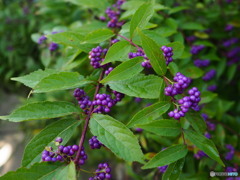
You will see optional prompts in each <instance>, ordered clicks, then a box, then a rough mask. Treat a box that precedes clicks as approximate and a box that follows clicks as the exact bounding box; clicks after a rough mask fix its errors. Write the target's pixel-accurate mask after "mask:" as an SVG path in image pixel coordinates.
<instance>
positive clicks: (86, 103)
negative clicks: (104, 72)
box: [73, 88, 92, 113]
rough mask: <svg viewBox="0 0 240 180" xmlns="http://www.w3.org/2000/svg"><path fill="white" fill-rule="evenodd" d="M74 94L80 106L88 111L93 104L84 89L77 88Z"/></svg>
mask: <svg viewBox="0 0 240 180" xmlns="http://www.w3.org/2000/svg"><path fill="white" fill-rule="evenodd" d="M73 96H74V97H75V98H76V99H77V101H78V104H79V105H80V108H81V109H83V110H84V112H85V113H88V110H89V108H90V106H91V105H92V101H90V100H89V97H88V96H87V95H86V93H85V92H84V90H82V89H79V88H77V89H75V90H74V93H73Z"/></svg>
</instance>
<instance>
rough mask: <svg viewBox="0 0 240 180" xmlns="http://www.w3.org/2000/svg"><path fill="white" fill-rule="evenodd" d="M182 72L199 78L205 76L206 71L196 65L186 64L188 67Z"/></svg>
mask: <svg viewBox="0 0 240 180" xmlns="http://www.w3.org/2000/svg"><path fill="white" fill-rule="evenodd" d="M182 73H183V74H184V75H185V76H187V77H190V78H192V79H197V78H200V77H202V76H203V74H204V71H203V70H201V69H200V68H198V67H195V66H186V68H184V69H183V70H182Z"/></svg>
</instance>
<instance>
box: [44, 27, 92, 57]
mask: <svg viewBox="0 0 240 180" xmlns="http://www.w3.org/2000/svg"><path fill="white" fill-rule="evenodd" d="M47 37H48V39H49V40H50V41H53V42H55V43H58V44H62V45H66V46H71V47H74V48H77V49H81V50H83V51H84V52H86V53H88V52H89V51H90V50H91V49H92V48H93V47H94V45H93V44H82V43H83V41H84V39H85V36H83V35H82V34H80V33H76V32H70V31H68V32H61V33H57V34H51V35H47Z"/></svg>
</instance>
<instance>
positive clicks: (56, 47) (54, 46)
mask: <svg viewBox="0 0 240 180" xmlns="http://www.w3.org/2000/svg"><path fill="white" fill-rule="evenodd" d="M58 47H59V46H58V44H57V43H54V42H51V43H50V44H49V46H48V49H49V50H50V51H56V50H57V49H58Z"/></svg>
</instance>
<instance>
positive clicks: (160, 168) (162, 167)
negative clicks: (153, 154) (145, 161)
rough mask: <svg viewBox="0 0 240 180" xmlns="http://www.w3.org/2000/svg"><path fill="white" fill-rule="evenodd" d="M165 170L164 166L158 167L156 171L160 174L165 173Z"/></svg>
mask: <svg viewBox="0 0 240 180" xmlns="http://www.w3.org/2000/svg"><path fill="white" fill-rule="evenodd" d="M167 168H168V165H166V166H159V167H158V171H159V172H160V173H165V172H166V170H167Z"/></svg>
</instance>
